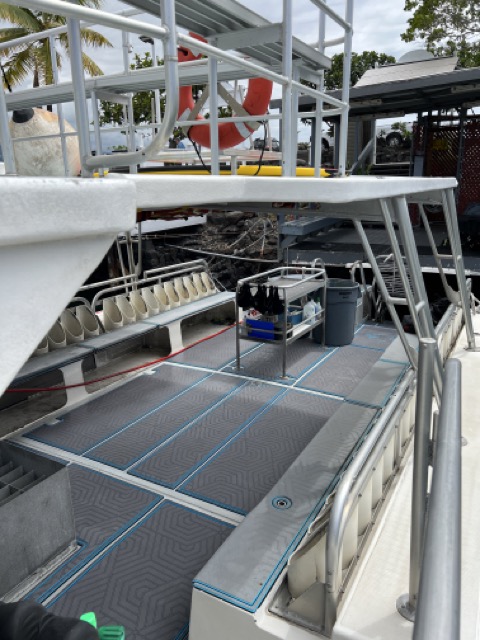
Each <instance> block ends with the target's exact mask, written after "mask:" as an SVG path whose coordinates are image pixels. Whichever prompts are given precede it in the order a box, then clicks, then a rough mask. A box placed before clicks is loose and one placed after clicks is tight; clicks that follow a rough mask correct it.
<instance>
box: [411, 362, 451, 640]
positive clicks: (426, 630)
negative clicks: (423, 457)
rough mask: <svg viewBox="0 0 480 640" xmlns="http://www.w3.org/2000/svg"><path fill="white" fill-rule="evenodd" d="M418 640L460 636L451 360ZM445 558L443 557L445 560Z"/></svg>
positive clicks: (435, 470)
mask: <svg viewBox="0 0 480 640" xmlns="http://www.w3.org/2000/svg"><path fill="white" fill-rule="evenodd" d="M444 389H448V393H445V394H443V398H442V405H441V407H440V414H439V420H438V430H437V441H436V447H435V457H434V462H433V473H432V487H431V493H430V500H429V507H428V521H427V527H426V532H425V541H424V545H423V548H424V552H423V561H422V569H421V578H420V590H419V594H418V604H417V610H416V615H415V627H414V631H413V640H458V639H459V638H460V600H461V594H460V589H461V580H460V559H461V557H460V553H461V551H460V548H461V475H462V470H461V455H460V448H461V363H460V361H459V360H456V359H452V360H449V361H448V362H447V363H446V365H445V374H444ZM439 558H440V559H441V560H440V561H439Z"/></svg>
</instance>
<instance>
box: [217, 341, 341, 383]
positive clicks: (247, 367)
mask: <svg viewBox="0 0 480 640" xmlns="http://www.w3.org/2000/svg"><path fill="white" fill-rule="evenodd" d="M328 352H329V349H328V348H326V347H323V346H322V345H320V344H317V343H316V342H314V341H313V340H312V339H311V338H310V337H306V338H303V339H299V340H297V341H296V342H293V343H292V344H290V345H288V346H287V377H288V379H289V381H290V382H295V380H297V379H298V378H299V376H301V375H302V374H303V373H305V371H308V369H310V367H312V366H313V365H314V364H315V363H317V362H318V360H319V359H320V358H322V357H325V356H326V355H327V353H328ZM282 357H283V356H282V347H281V346H280V345H273V344H264V345H263V346H262V348H261V349H257V350H255V351H252V352H251V353H247V354H246V355H245V356H243V357H242V358H241V360H240V366H241V370H240V371H239V372H238V373H239V374H240V375H244V376H249V377H252V378H260V379H262V378H263V379H265V380H276V381H281V382H283V383H285V382H287V383H288V380H287V381H285V380H283V379H282V377H281V376H282ZM229 370H232V371H234V372H237V369H236V365H232V366H231V368H230V367H229Z"/></svg>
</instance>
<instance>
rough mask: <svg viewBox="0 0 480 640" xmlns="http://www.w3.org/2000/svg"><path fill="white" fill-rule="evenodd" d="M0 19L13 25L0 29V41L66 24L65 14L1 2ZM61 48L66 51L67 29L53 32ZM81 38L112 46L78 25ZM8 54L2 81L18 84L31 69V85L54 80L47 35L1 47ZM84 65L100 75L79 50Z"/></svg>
mask: <svg viewBox="0 0 480 640" xmlns="http://www.w3.org/2000/svg"><path fill="white" fill-rule="evenodd" d="M78 4H81V5H86V6H89V7H94V8H98V7H99V6H100V0H78ZM0 20H4V21H6V22H9V23H10V24H12V25H14V26H12V27H7V28H4V29H0V42H8V41H9V40H13V39H14V38H21V37H23V36H27V35H29V34H32V33H40V32H42V31H45V30H47V29H52V28H53V27H59V26H62V25H64V24H66V18H64V17H63V16H57V15H53V14H50V13H43V12H41V11H32V10H30V9H23V8H22V7H18V6H14V5H9V4H4V3H3V2H0ZM55 37H56V39H57V41H58V42H59V43H60V45H61V48H62V49H63V50H64V51H65V53H66V54H67V55H69V44H68V37H67V34H66V33H61V34H59V35H57V36H55ZM81 37H82V41H83V42H84V43H85V44H86V45H88V46H93V47H111V46H112V44H111V43H110V41H109V40H108V39H107V38H105V37H104V36H103V35H101V34H100V33H97V32H96V31H92V30H91V29H81ZM2 53H3V55H4V56H5V57H6V58H7V61H6V64H5V65H4V67H5V77H4V79H5V83H6V84H7V86H8V84H10V85H12V86H13V85H15V84H19V83H20V82H22V81H23V80H25V78H27V77H28V76H29V74H31V73H33V86H34V87H38V86H40V85H41V84H52V83H53V70H52V59H51V50H50V40H49V38H44V39H42V40H37V41H35V42H30V43H28V44H23V45H17V46H14V47H9V48H7V49H4V50H3V52H2ZM56 57H57V66H58V68H59V69H61V67H62V55H61V54H60V53H59V52H58V51H56ZM82 58H83V66H84V69H85V71H86V72H87V73H88V74H89V75H91V76H99V75H102V74H103V72H102V70H101V69H100V67H99V66H98V65H97V64H96V63H95V62H94V61H93V60H92V59H91V58H90V57H89V56H87V55H86V54H85V53H82Z"/></svg>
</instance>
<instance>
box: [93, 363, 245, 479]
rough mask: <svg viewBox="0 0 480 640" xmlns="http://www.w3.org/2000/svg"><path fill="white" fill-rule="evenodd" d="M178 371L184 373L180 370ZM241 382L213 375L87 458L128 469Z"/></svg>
mask: <svg viewBox="0 0 480 640" xmlns="http://www.w3.org/2000/svg"><path fill="white" fill-rule="evenodd" d="M171 368H172V369H173V368H174V367H171ZM175 369H177V371H178V370H179V371H183V369H181V368H180V367H175ZM239 383H240V384H242V381H239V380H237V379H235V378H231V377H227V376H221V375H220V374H216V375H215V374H214V375H210V376H209V377H208V378H207V379H206V380H203V381H202V382H200V383H199V384H197V385H195V386H194V387H191V388H187V389H186V390H185V392H184V393H182V395H181V396H180V397H178V398H173V399H172V400H171V401H170V402H168V403H165V404H164V405H163V406H162V407H161V408H160V409H159V410H158V411H155V412H153V413H150V414H149V415H147V416H146V417H145V418H141V419H139V420H138V421H137V422H135V424H133V425H132V426H129V427H127V428H126V429H124V430H122V431H121V432H120V433H118V434H116V435H114V436H113V437H111V438H110V439H108V440H106V441H105V442H103V443H101V444H99V445H98V446H96V447H95V448H93V449H92V450H91V451H89V452H88V453H87V454H86V456H87V457H88V458H92V459H93V460H99V461H100V462H103V463H106V464H110V465H112V466H114V467H118V468H120V469H125V468H127V467H129V466H130V465H131V464H134V463H135V462H137V460H139V459H140V458H142V457H143V456H145V455H147V454H148V453H149V452H150V451H151V450H152V449H154V448H155V447H157V446H158V445H159V444H160V443H161V442H163V441H164V440H165V439H166V438H168V437H170V436H172V435H173V434H175V433H176V432H177V431H179V430H180V429H182V428H183V427H185V426H186V425H187V424H189V423H190V422H192V421H193V420H195V419H196V418H197V417H199V416H200V415H202V414H203V413H204V412H205V411H207V410H208V409H209V408H211V407H212V406H213V405H215V404H216V403H217V402H220V401H221V400H222V399H223V398H224V397H225V396H227V394H229V393H231V392H232V391H234V390H235V389H236V388H238V387H239Z"/></svg>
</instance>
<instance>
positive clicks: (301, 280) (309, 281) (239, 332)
mask: <svg viewBox="0 0 480 640" xmlns="http://www.w3.org/2000/svg"><path fill="white" fill-rule="evenodd" d="M326 280H327V279H326V273H325V269H323V268H317V267H296V266H295V267H279V268H276V269H271V270H270V271H265V272H263V273H260V274H258V275H256V276H251V277H250V278H243V279H242V280H239V281H238V282H237V290H236V294H237V295H236V302H237V304H236V314H237V317H236V320H237V324H236V350H237V369H240V339H242V340H251V341H253V342H268V343H269V344H276V345H279V346H281V347H282V349H283V354H282V355H283V357H282V376H283V377H284V378H286V377H287V346H288V345H289V344H291V343H292V342H295V340H298V338H301V337H302V336H303V335H305V334H306V333H309V332H310V331H312V330H313V329H314V328H315V327H317V326H318V325H320V324H322V323H323V322H324V320H325V294H326ZM244 284H248V285H249V286H250V287H251V289H252V290H256V289H257V288H258V286H259V285H262V284H263V285H267V286H268V287H275V288H276V289H277V290H278V295H279V298H280V300H281V302H282V303H283V314H282V316H281V317H280V319H279V322H278V323H276V326H275V327H274V325H273V323H272V327H271V328H265V327H262V326H261V324H260V323H255V322H250V324H248V323H247V319H246V318H244V317H243V310H242V312H241V311H240V309H241V307H240V305H239V304H238V295H239V292H240V290H241V289H242V287H243V285H244ZM318 291H320V296H321V301H322V302H321V306H322V308H321V310H320V311H319V312H318V313H316V314H315V315H314V316H313V317H310V318H307V319H305V320H303V319H302V320H301V322H300V323H298V324H290V323H289V322H288V308H289V305H291V304H292V303H294V302H295V301H301V300H302V299H306V298H307V297H309V296H312V294H314V293H315V292H318Z"/></svg>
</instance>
